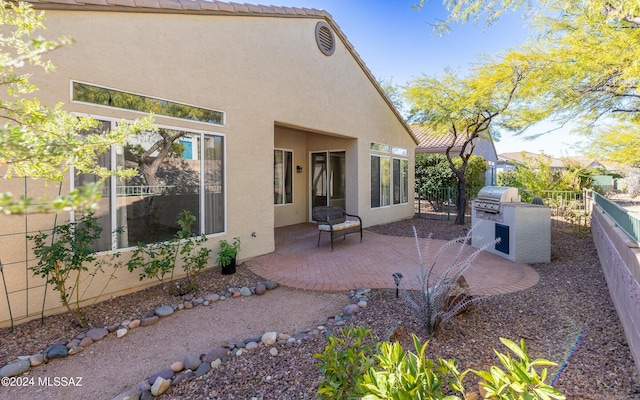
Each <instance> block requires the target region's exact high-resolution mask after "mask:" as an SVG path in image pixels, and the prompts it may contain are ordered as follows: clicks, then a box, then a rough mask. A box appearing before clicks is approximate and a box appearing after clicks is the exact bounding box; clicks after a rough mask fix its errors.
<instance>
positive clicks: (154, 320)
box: [140, 315, 160, 326]
mask: <svg viewBox="0 0 640 400" xmlns="http://www.w3.org/2000/svg"><path fill="white" fill-rule="evenodd" d="M159 320H160V317H158V316H157V315H154V316H153V317H147V318H144V319H143V320H142V321H140V326H151V325H155V324H157V323H158V321H159Z"/></svg>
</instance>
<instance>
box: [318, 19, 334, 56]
mask: <svg viewBox="0 0 640 400" xmlns="http://www.w3.org/2000/svg"><path fill="white" fill-rule="evenodd" d="M316 43H317V44H318V48H319V49H320V51H321V52H322V54H324V55H325V56H330V55H332V54H333V51H334V50H335V49H336V41H335V37H334V36H333V32H332V31H331V28H330V27H329V24H327V23H326V22H324V21H320V22H318V23H317V24H316Z"/></svg>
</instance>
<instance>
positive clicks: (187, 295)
mask: <svg viewBox="0 0 640 400" xmlns="http://www.w3.org/2000/svg"><path fill="white" fill-rule="evenodd" d="M182 300H184V301H191V300H193V296H192V295H190V294H185V295H184V296H183V297H182Z"/></svg>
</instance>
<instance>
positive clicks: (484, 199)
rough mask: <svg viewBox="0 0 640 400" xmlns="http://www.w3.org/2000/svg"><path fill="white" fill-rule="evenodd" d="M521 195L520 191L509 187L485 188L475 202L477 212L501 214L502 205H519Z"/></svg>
mask: <svg viewBox="0 0 640 400" xmlns="http://www.w3.org/2000/svg"><path fill="white" fill-rule="evenodd" d="M518 202H520V195H519V194H518V189H517V188H514V187H508V186H485V187H483V188H482V190H480V192H479V193H478V197H476V200H475V201H474V202H473V207H474V208H475V209H476V210H479V211H484V212H487V213H490V214H499V213H500V204H501V203H518Z"/></svg>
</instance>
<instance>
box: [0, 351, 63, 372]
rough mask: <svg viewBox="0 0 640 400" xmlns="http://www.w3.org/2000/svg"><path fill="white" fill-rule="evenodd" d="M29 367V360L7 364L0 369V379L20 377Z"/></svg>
mask: <svg viewBox="0 0 640 400" xmlns="http://www.w3.org/2000/svg"><path fill="white" fill-rule="evenodd" d="M65 349H66V347H65ZM29 367H31V363H30V362H29V360H19V361H16V362H12V363H9V364H7V365H5V366H4V367H2V368H0V377H5V376H7V377H11V376H17V375H20V374H21V373H23V372H26V371H27V370H28V369H29Z"/></svg>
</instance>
